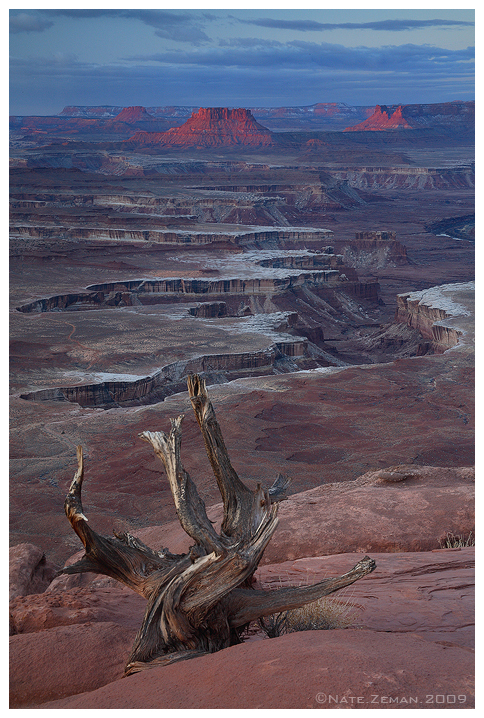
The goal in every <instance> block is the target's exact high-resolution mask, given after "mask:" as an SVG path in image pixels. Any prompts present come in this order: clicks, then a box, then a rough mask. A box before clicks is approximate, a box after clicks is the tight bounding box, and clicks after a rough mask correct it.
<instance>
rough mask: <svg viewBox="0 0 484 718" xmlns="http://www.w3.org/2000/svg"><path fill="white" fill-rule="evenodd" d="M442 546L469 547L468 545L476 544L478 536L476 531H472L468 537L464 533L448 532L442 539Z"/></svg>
mask: <svg viewBox="0 0 484 718" xmlns="http://www.w3.org/2000/svg"><path fill="white" fill-rule="evenodd" d="M439 543H440V548H467V547H468V546H475V545H476V537H475V535H474V532H473V531H471V532H470V533H469V535H468V536H467V538H466V537H465V536H462V535H458V536H456V535H455V534H453V533H449V532H447V533H446V534H445V538H442V539H440V542H439Z"/></svg>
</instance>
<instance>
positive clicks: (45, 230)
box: [10, 222, 332, 247]
mask: <svg viewBox="0 0 484 718" xmlns="http://www.w3.org/2000/svg"><path fill="white" fill-rule="evenodd" d="M125 223H127V222H125ZM10 233H11V235H12V237H14V238H15V237H32V238H36V239H44V240H45V239H56V240H58V239H63V240H70V241H76V240H79V239H88V240H92V239H95V240H121V241H129V242H155V243H157V244H158V243H160V244H166V245H189V246H203V245H210V244H215V245H217V244H220V245H225V244H229V245H235V246H240V247H244V246H258V245H259V246H271V245H275V246H281V247H284V246H289V247H290V246H292V245H296V246H297V245H299V246H300V245H301V244H303V243H304V244H308V243H309V244H311V243H320V242H322V241H323V242H324V241H327V240H328V238H329V237H330V236H331V234H332V232H331V230H327V229H311V228H298V227H254V228H252V227H247V228H246V229H245V230H233V231H227V229H225V231H220V230H214V231H205V232H203V231H197V230H196V229H195V230H191V231H190V230H189V231H187V230H186V229H180V230H177V229H129V228H124V229H122V228H118V229H109V228H103V227H98V226H96V227H84V226H78V227H75V228H72V227H68V226H62V225H61V226H58V225H57V226H49V225H44V226H41V225H39V224H36V225H30V224H28V225H22V224H13V225H12V226H11V228H10Z"/></svg>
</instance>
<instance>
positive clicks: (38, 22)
mask: <svg viewBox="0 0 484 718" xmlns="http://www.w3.org/2000/svg"><path fill="white" fill-rule="evenodd" d="M53 24H54V23H53V22H51V21H50V20H47V19H46V18H43V17H41V16H40V15H37V14H32V13H27V12H21V13H19V14H17V15H14V14H11V15H10V32H11V33H19V32H44V30H48V29H49V27H52V25H53Z"/></svg>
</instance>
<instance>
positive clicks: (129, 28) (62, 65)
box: [9, 1, 475, 115]
mask: <svg viewBox="0 0 484 718" xmlns="http://www.w3.org/2000/svg"><path fill="white" fill-rule="evenodd" d="M281 5H282V6H284V3H278V5H277V4H273V3H270V2H267V3H265V4H264V5H263V6H264V8H265V9H259V8H260V3H259V4H258V5H256V4H253V6H251V4H250V3H247V4H243V6H242V7H241V6H238V7H237V9H219V4H218V3H213V4H210V5H209V6H208V7H209V8H211V9H203V6H202V5H200V4H199V3H183V2H181V1H179V2H177V3H172V4H171V5H170V7H168V8H166V9H160V3H157V4H156V5H154V4H151V3H144V4H143V7H142V8H141V9H133V7H132V5H131V8H130V9H127V8H126V9H125V6H124V4H123V3H118V4H116V5H113V4H111V3H104V4H103V8H104V9H97V7H98V4H94V3H84V4H82V5H80V6H78V7H77V9H66V8H65V7H64V8H62V6H60V7H59V4H58V3H50V6H51V8H52V9H48V10H46V9H38V6H39V4H37V3H30V4H29V5H25V4H22V3H13V2H12V3H10V4H9V6H10V11H9V14H10V33H9V53H10V111H9V113H10V115H54V114H58V113H59V112H61V111H62V109H63V107H65V106H67V105H91V106H92V105H115V106H124V107H126V106H131V105H142V106H144V107H154V106H157V107H162V106H170V105H182V106H194V107H223V106H227V107H247V108H249V107H283V106H285V107H294V106H307V105H312V104H315V103H317V102H343V103H346V104H348V105H376V104H415V103H427V102H431V103H433V102H451V101H455V100H473V99H474V15H475V12H474V10H473V9H472V8H465V7H462V8H461V9H447V8H446V7H445V6H446V3H440V4H437V3H432V2H428V3H426V4H425V7H426V8H427V9H424V10H423V9H418V6H417V8H411V7H409V6H408V4H406V5H405V9H400V10H398V9H384V6H382V7H381V8H380V7H378V6H379V3H374V4H373V5H372V9H365V8H364V7H360V5H359V4H358V3H352V4H349V5H348V8H345V7H344V4H343V5H341V4H338V9H324V10H322V9H319V7H320V6H321V4H320V3H319V4H318V5H316V4H314V3H306V4H305V5H304V8H303V9H298V10H294V9H282V7H281ZM286 5H287V4H286ZM36 6H37V7H36ZM318 6H319V7H318ZM221 7H222V8H223V7H224V6H221ZM225 8H227V6H225ZM314 8H318V9H314Z"/></svg>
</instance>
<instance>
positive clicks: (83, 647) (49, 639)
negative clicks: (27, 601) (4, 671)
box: [10, 621, 136, 708]
mask: <svg viewBox="0 0 484 718" xmlns="http://www.w3.org/2000/svg"><path fill="white" fill-rule="evenodd" d="M135 636H136V629H135V628H126V627H124V626H119V625H118V624H116V623H114V622H113V621H105V622H94V623H76V624H73V625H68V626H62V625H61V626H55V627H53V628H49V629H46V630H44V631H39V632H37V633H21V634H17V635H14V636H11V637H10V708H27V707H30V706H32V705H37V704H43V703H45V702H46V701H50V700H56V699H59V698H61V697H63V696H69V695H73V694H76V693H83V692H84V691H92V690H93V689H94V688H99V687H100V686H104V685H106V684H107V683H111V682H112V681H117V679H118V678H120V677H121V676H122V675H123V661H126V660H127V658H128V656H129V653H130V649H131V646H132V644H133V641H134V638H135Z"/></svg>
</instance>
